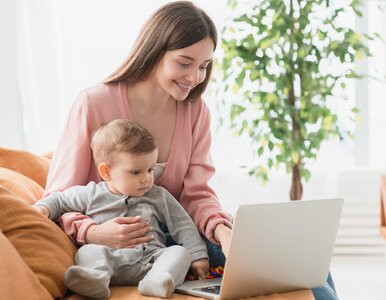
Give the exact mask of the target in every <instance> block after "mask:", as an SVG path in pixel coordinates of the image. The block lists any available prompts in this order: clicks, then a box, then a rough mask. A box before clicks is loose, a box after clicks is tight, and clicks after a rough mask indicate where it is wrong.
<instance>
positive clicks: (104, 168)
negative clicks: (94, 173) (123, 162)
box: [98, 162, 110, 181]
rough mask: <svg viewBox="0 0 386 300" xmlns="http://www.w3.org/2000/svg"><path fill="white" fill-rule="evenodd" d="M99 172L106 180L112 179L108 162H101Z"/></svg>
mask: <svg viewBox="0 0 386 300" xmlns="http://www.w3.org/2000/svg"><path fill="white" fill-rule="evenodd" d="M98 173H99V175H100V176H101V177H102V178H103V180H104V181H108V180H110V166H109V165H108V164H106V163H104V162H103V163H100V164H99V165H98Z"/></svg>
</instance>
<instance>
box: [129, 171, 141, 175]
mask: <svg viewBox="0 0 386 300" xmlns="http://www.w3.org/2000/svg"><path fill="white" fill-rule="evenodd" d="M140 173H141V171H132V172H131V174H133V175H139V174H140Z"/></svg>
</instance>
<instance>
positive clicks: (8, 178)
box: [0, 167, 44, 204]
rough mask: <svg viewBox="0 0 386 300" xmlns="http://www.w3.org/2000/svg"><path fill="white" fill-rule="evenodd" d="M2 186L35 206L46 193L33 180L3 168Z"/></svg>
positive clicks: (0, 176)
mask: <svg viewBox="0 0 386 300" xmlns="http://www.w3.org/2000/svg"><path fill="white" fill-rule="evenodd" d="M0 186H2V187H3V188H6V189H7V190H8V191H9V192H10V193H12V194H14V195H15V196H18V197H20V198H21V199H23V200H24V201H25V202H27V203H29V204H34V203H35V202H36V200H38V199H40V198H41V197H42V195H43V192H44V190H43V188H42V187H41V186H40V185H39V184H37V183H36V182H35V181H33V180H32V179H30V178H28V177H26V176H24V175H22V174H21V173H17V172H15V171H13V170H11V169H5V168H1V167H0Z"/></svg>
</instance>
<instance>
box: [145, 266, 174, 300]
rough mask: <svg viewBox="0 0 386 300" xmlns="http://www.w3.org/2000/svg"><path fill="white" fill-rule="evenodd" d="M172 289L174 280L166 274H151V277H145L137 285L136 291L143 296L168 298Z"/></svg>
mask: <svg viewBox="0 0 386 300" xmlns="http://www.w3.org/2000/svg"><path fill="white" fill-rule="evenodd" d="M155 277H156V278H155ZM174 289H175V285H174V280H173V278H172V276H171V275H170V274H169V273H166V272H162V273H159V274H157V275H154V274H153V275H152V276H151V277H148V276H145V278H144V279H142V280H141V281H140V282H139V284H138V290H139V292H140V293H141V294H142V295H144V296H152V297H161V298H170V296H171V295H172V294H173V292H174Z"/></svg>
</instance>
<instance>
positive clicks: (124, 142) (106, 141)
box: [91, 119, 157, 166]
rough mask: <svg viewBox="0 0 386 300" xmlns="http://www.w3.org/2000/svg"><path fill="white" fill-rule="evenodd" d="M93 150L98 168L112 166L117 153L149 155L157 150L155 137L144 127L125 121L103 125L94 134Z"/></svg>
mask: <svg viewBox="0 0 386 300" xmlns="http://www.w3.org/2000/svg"><path fill="white" fill-rule="evenodd" d="M91 149H92V152H93V157H94V161H95V164H96V166H98V165H99V164H100V163H103V162H105V163H107V164H111V163H112V160H113V156H114V154H116V153H128V154H131V155H134V156H135V155H139V154H147V153H151V152H153V151H154V150H156V149H157V143H156V141H155V138H154V137H153V135H152V134H151V133H150V132H149V131H148V130H147V129H146V128H143V127H142V126H140V125H138V124H135V123H133V122H130V121H128V120H124V119H116V120H113V121H110V122H108V123H103V124H102V125H101V126H99V127H98V128H97V129H96V130H95V131H94V132H93V134H92V138H91Z"/></svg>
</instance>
